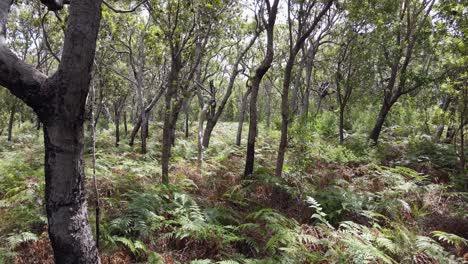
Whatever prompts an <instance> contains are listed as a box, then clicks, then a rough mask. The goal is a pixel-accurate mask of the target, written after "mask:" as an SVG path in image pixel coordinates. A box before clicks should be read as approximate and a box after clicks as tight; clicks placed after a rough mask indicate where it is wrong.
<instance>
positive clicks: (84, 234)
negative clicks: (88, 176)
mask: <svg viewBox="0 0 468 264" xmlns="http://www.w3.org/2000/svg"><path fill="white" fill-rule="evenodd" d="M44 144H45V176H46V208H47V217H48V220H49V238H50V241H51V244H52V248H53V249H54V257H55V263H63V264H67V263H86V264H88V263H89V264H94V263H99V258H98V254H97V249H96V246H95V242H94V240H93V236H92V234H91V229H90V228H89V225H88V222H87V219H88V213H87V209H86V207H87V206H86V192H85V189H84V188H85V186H84V184H85V177H84V171H83V160H82V154H83V124H82V122H80V121H78V122H70V121H69V120H67V118H66V117H64V118H63V119H58V120H57V121H55V122H51V123H47V125H45V124H44Z"/></svg>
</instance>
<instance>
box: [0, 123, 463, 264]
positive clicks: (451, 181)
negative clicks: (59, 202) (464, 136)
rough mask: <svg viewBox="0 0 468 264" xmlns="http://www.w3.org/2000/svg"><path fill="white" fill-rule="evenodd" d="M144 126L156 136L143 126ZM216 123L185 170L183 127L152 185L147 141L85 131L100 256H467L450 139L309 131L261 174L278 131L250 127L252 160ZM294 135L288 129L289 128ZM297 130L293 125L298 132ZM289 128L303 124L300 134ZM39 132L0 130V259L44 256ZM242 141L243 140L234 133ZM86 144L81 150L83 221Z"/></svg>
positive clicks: (112, 259) (407, 259)
mask: <svg viewBox="0 0 468 264" xmlns="http://www.w3.org/2000/svg"><path fill="white" fill-rule="evenodd" d="M150 131H160V129H159V128H154V127H153V128H151V129H150ZM235 131H236V124H234V123H222V124H220V125H219V126H218V127H217V129H216V130H215V132H214V134H213V138H212V140H211V143H210V147H209V148H208V149H207V150H206V151H205V160H204V163H203V166H202V168H198V167H197V162H196V157H197V148H196V146H197V145H196V133H195V131H192V132H193V133H192V134H191V136H190V137H189V138H184V136H183V134H180V135H178V137H177V138H178V140H177V142H176V145H175V147H174V148H173V157H172V166H171V176H170V180H171V184H170V185H167V186H165V185H162V184H160V163H159V160H160V159H159V157H160V154H159V153H160V147H161V146H160V144H159V142H161V140H160V137H161V135H159V134H157V135H155V134H154V133H153V134H152V135H150V139H149V140H148V141H149V142H150V143H149V146H148V149H149V152H148V153H147V154H144V155H142V154H139V153H138V149H139V145H138V142H136V144H135V146H134V147H133V148H132V147H130V146H128V144H127V142H126V141H125V140H124V141H122V142H121V143H120V146H119V147H115V146H114V142H113V140H114V137H113V129H112V128H109V129H101V130H99V131H98V138H97V142H96V147H97V151H96V157H97V162H96V172H97V174H96V176H97V184H98V188H99V196H100V198H101V200H100V201H101V207H102V208H101V212H102V214H101V234H100V242H101V243H100V244H101V252H102V254H101V255H102V257H101V258H102V263H114V264H119V263H167V264H172V263H193V264H196V263H199V264H200V263H463V261H468V253H467V252H468V244H467V239H468V204H467V203H466V202H467V200H468V199H467V192H466V190H467V189H466V186H467V177H468V176H467V174H466V171H464V172H460V171H457V170H456V169H454V168H456V162H457V161H456V155H455V154H454V153H453V147H451V145H445V144H433V143H431V142H430V140H429V139H428V138H427V137H426V136H424V135H421V136H417V137H407V136H405V137H401V136H398V135H395V131H394V130H392V129H388V130H387V131H385V135H384V137H383V139H382V143H381V144H379V145H378V146H377V147H370V146H368V145H367V144H365V143H363V142H364V141H365V140H363V138H365V135H351V136H349V138H347V140H346V142H345V145H343V146H341V145H339V144H337V143H336V137H335V136H331V137H327V136H324V135H318V134H316V133H309V134H308V136H305V137H299V138H300V140H296V141H293V142H291V144H290V149H289V150H288V151H289V152H288V158H287V162H286V164H287V165H286V166H285V173H284V176H283V178H281V179H278V178H275V177H274V176H273V175H274V173H273V172H274V165H275V160H276V148H277V144H276V142H278V137H279V132H278V131H276V130H274V129H261V130H260V131H262V132H261V134H260V136H259V138H258V140H257V152H256V168H255V174H254V175H253V177H252V178H249V179H242V177H241V175H242V172H243V167H244V162H245V146H241V147H237V146H235V145H234V144H233V141H234V139H235ZM299 132H300V131H299ZM299 132H298V133H299ZM300 133H303V131H302V132H300ZM42 142H43V140H42V138H41V133H40V132H39V131H36V130H35V129H34V128H33V126H32V125H30V124H29V125H28V124H23V125H22V126H21V127H20V128H16V129H15V134H14V140H13V142H12V143H8V142H7V141H6V139H5V137H0V263H53V257H52V250H51V247H50V244H49V240H48V237H47V228H46V227H47V225H46V217H45V209H44V200H43V193H44V172H43V144H42ZM244 142H245V141H244ZM91 156H92V155H91V152H90V148H89V142H87V148H86V153H85V159H86V160H85V164H86V175H87V179H88V180H87V185H88V208H89V219H90V223H91V224H92V227H93V230H94V228H95V226H94V217H95V214H94V204H95V195H94V193H93V191H92V190H93V186H92V168H91V164H92V162H91Z"/></svg>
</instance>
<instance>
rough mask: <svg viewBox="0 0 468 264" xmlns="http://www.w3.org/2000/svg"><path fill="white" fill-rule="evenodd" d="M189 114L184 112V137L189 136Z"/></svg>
mask: <svg viewBox="0 0 468 264" xmlns="http://www.w3.org/2000/svg"><path fill="white" fill-rule="evenodd" d="M189 134H190V133H189V114H188V111H186V112H185V138H188V137H189Z"/></svg>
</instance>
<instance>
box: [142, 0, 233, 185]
mask: <svg viewBox="0 0 468 264" xmlns="http://www.w3.org/2000/svg"><path fill="white" fill-rule="evenodd" d="M230 5H231V3H230V1H227V0H225V1H216V0H210V1H181V0H167V1H161V2H160V1H149V2H148V4H147V8H148V12H149V14H150V15H151V17H152V18H153V20H154V21H155V23H157V24H158V25H159V26H160V29H161V32H162V39H163V43H164V44H165V46H166V47H167V49H168V50H167V57H168V61H169V62H168V64H169V73H168V76H167V80H166V88H165V89H166V91H165V109H164V121H163V139H162V154H161V167H162V170H161V174H162V181H163V183H168V182H169V161H170V157H171V149H172V145H173V144H174V141H175V130H176V124H177V120H178V117H179V113H180V111H181V109H182V107H183V105H184V103H185V101H186V100H188V99H189V98H191V96H192V95H193V92H194V91H195V90H196V85H194V84H193V81H194V78H195V76H196V72H197V68H198V65H199V64H200V62H201V60H202V57H203V55H204V50H205V48H206V46H207V45H208V43H209V41H210V38H211V37H212V32H213V29H214V28H215V27H216V26H218V25H219V22H220V21H221V20H222V15H223V13H224V12H225V11H226V9H227V8H228V7H229V6H230Z"/></svg>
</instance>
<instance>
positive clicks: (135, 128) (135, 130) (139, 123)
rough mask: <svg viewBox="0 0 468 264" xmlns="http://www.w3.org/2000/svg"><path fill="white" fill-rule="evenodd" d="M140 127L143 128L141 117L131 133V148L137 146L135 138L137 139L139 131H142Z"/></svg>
mask: <svg viewBox="0 0 468 264" xmlns="http://www.w3.org/2000/svg"><path fill="white" fill-rule="evenodd" d="M140 126H141V117H140V116H139V117H138V119H137V121H136V123H135V125H134V126H133V129H132V133H130V141H129V143H128V144H129V145H130V146H133V145H134V144H135V138H136V135H137V133H138V131H139V130H140Z"/></svg>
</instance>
